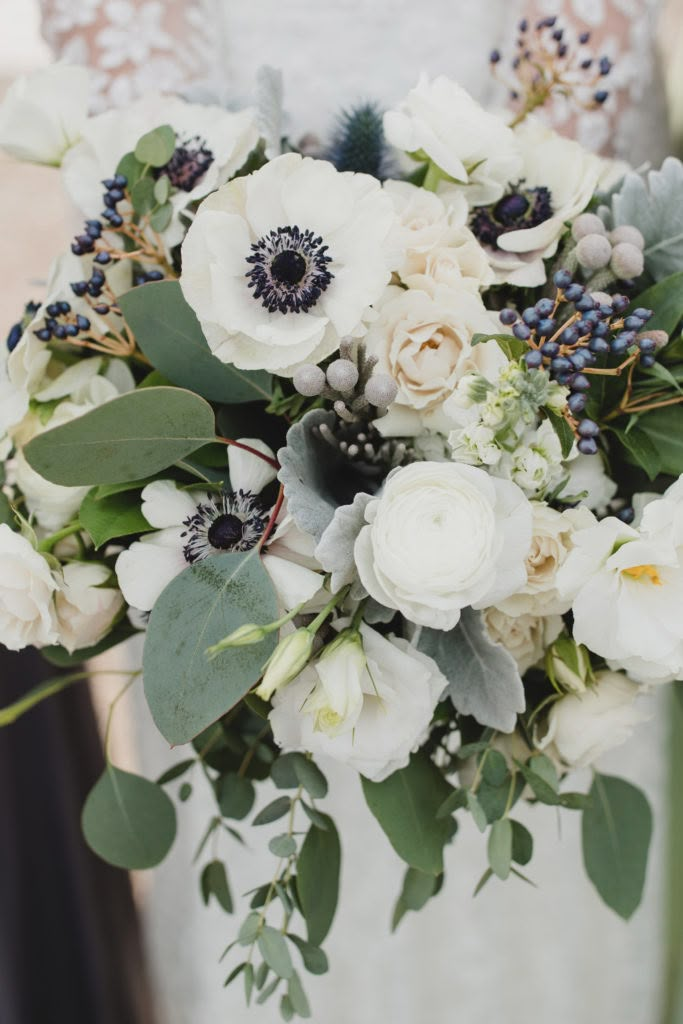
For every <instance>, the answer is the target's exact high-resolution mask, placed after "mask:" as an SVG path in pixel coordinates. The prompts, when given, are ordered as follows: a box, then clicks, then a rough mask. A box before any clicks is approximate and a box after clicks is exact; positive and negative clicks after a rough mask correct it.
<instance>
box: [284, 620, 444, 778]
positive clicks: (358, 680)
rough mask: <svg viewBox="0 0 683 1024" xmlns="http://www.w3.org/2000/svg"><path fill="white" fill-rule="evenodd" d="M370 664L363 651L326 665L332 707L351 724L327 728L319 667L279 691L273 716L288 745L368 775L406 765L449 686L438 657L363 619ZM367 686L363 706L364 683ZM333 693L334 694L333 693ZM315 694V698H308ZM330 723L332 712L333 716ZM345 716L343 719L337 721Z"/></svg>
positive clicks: (378, 775) (386, 773) (384, 773)
mask: <svg viewBox="0 0 683 1024" xmlns="http://www.w3.org/2000/svg"><path fill="white" fill-rule="evenodd" d="M361 636H362V640H363V652H364V657H365V660H366V665H365V666H364V667H363V666H362V665H361V662H360V660H358V659H356V662H355V665H354V666H352V665H351V663H350V661H348V660H345V662H344V664H342V663H341V661H338V660H337V661H336V663H335V664H328V666H327V667H326V669H325V672H326V685H327V693H328V694H329V695H330V696H328V697H327V698H325V699H326V701H327V707H328V708H330V707H331V706H332V701H333V700H334V702H335V706H336V707H338V708H339V709H340V711H339V712H338V714H339V716H340V719H341V718H342V717H345V719H346V722H347V724H349V723H350V722H351V721H353V727H352V728H346V729H344V728H342V729H340V730H339V731H336V730H335V729H332V730H329V729H328V730H325V729H321V728H320V727H318V728H316V724H317V725H318V726H320V725H321V724H322V722H321V717H320V711H319V707H318V698H317V697H316V696H314V695H315V694H316V691H318V692H319V689H320V688H322V687H323V685H324V684H323V681H322V678H321V676H320V669H319V667H318V668H306V669H305V670H304V671H303V672H302V673H301V675H300V676H299V678H298V679H295V680H294V682H292V683H290V684H289V685H288V686H285V687H284V688H283V689H281V690H279V691H278V692H277V693H276V694H275V696H274V697H273V710H272V711H271V714H270V723H271V725H272V728H273V736H274V738H275V742H276V743H277V744H278V745H279V746H280V747H282V748H283V749H284V750H306V751H310V752H311V753H312V754H316V755H317V754H323V755H327V756H328V757H332V758H334V760H336V761H341V762H342V763H343V764H348V765H350V766H351V767H352V768H354V769H355V770H356V771H358V772H360V773H361V775H364V776H365V777H366V778H368V779H371V780H372V781H374V782H381V781H382V780H383V779H386V778H387V777H388V776H389V775H391V774H392V772H395V771H396V770H397V769H399V768H404V767H405V766H406V765H407V763H408V760H409V758H410V754H411V753H412V751H413V750H414V749H415V748H416V747H417V745H418V744H419V743H420V741H421V739H422V736H423V735H424V732H425V730H426V729H427V728H428V726H429V724H430V722H431V719H432V715H433V713H434V708H435V707H436V705H437V703H438V701H439V698H440V697H441V694H442V693H443V691H444V689H445V688H446V686H447V680H446V679H445V677H444V676H443V675H442V674H441V672H440V671H439V668H438V666H437V665H436V662H434V661H433V660H432V659H431V658H429V657H427V656H426V655H424V654H421V653H420V652H419V651H416V650H414V649H413V648H412V647H411V646H410V644H409V643H408V642H407V641H405V640H400V639H397V638H394V637H392V638H386V637H383V636H381V635H380V634H379V633H377V632H375V630H373V629H370V628H369V627H368V626H365V625H363V626H361ZM358 684H359V685H360V690H361V691H362V706H360V707H358V702H357V687H358ZM333 693H334V696H332V694H333ZM309 702H310V703H309ZM327 721H328V723H331V721H332V717H331V716H328V718H327ZM337 724H339V723H337Z"/></svg>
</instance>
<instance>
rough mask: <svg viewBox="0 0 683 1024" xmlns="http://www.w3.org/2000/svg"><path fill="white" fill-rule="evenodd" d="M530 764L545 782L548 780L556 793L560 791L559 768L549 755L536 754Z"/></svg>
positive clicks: (533, 770)
mask: <svg viewBox="0 0 683 1024" xmlns="http://www.w3.org/2000/svg"><path fill="white" fill-rule="evenodd" d="M528 765H529V768H530V769H531V771H532V772H533V773H534V774H535V775H538V776H539V778H541V779H543V781H544V782H547V783H548V785H549V786H550V788H551V789H553V790H554V791H555V792H556V793H557V792H558V790H559V788H560V779H559V776H558V774H557V768H556V767H555V765H554V764H553V762H552V761H551V760H550V758H549V757H546V755H545V754H535V755H534V757H532V758H530V760H529V762H528Z"/></svg>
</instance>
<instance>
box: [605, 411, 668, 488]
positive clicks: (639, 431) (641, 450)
mask: <svg viewBox="0 0 683 1024" xmlns="http://www.w3.org/2000/svg"><path fill="white" fill-rule="evenodd" d="M643 422H644V421H639V423H640V424H641V425H639V426H634V427H631V429H630V430H627V429H622V428H620V427H611V428H610V429H611V431H612V433H613V434H614V436H615V437H616V439H617V440H618V442H619V444H620V445H621V448H622V449H623V453H624V456H625V458H626V461H627V462H630V463H631V464H635V465H636V466H640V468H641V469H643V470H645V472H646V473H647V475H648V477H649V478H650V480H654V479H655V478H656V477H657V476H658V475H659V473H660V472H661V468H662V463H661V458H660V452H659V449H658V448H657V446H656V445H655V443H654V441H653V440H652V438H651V437H650V436H649V434H648V432H647V430H646V429H644V427H643V425H642V424H643Z"/></svg>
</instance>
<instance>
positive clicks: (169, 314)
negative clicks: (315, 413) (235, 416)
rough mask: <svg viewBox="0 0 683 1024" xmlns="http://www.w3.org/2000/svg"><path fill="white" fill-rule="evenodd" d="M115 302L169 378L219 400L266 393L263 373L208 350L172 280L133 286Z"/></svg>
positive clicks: (236, 400) (267, 385)
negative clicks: (241, 365)
mask: <svg viewBox="0 0 683 1024" xmlns="http://www.w3.org/2000/svg"><path fill="white" fill-rule="evenodd" d="M118 302H119V306H120V307H121V310H122V312H123V315H124V317H125V318H126V323H127V324H128V326H129V327H130V328H131V330H132V331H133V333H134V334H135V338H136V341H137V343H138V345H139V346H140V348H141V349H142V351H143V352H144V353H145V355H146V356H147V358H148V359H149V360H150V361H151V362H152V364H153V365H154V366H155V367H156V368H157V370H159V371H160V372H161V373H163V374H164V375H165V376H166V377H168V379H169V380H170V381H172V382H173V383H174V384H177V385H179V386H180V387H187V388H190V389H191V390H192V391H195V392H196V393H197V394H199V395H203V396H204V398H208V399H210V400H211V401H213V402H222V403H225V404H234V403H242V402H254V401H268V400H269V399H270V397H271V378H270V375H269V374H267V373H265V372H264V371H261V370H258V371H248V370H238V369H237V367H235V366H232V365H231V364H230V363H223V362H221V361H220V359H217V358H216V356H215V355H214V354H213V353H212V351H211V349H210V348H209V346H208V344H207V342H206V339H205V337H204V334H203V332H202V329H201V327H200V326H199V321H198V320H197V317H196V316H195V314H194V311H193V310H192V308H191V307H190V306H189V305H188V304H187V302H186V301H185V298H184V296H183V293H182V291H181V289H180V285H179V283H178V282H177V281H158V282H154V283H152V284H146V285H144V286H143V287H139V288H133V289H132V290H131V291H129V292H126V293H125V295H121V296H120V297H119V300H118Z"/></svg>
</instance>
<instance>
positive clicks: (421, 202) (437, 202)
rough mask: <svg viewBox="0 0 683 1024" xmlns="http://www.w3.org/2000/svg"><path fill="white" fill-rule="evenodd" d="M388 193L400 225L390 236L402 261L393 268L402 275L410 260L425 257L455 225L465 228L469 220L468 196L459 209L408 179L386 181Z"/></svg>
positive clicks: (448, 234) (444, 239)
mask: <svg viewBox="0 0 683 1024" xmlns="http://www.w3.org/2000/svg"><path fill="white" fill-rule="evenodd" d="M384 192H385V194H386V195H388V196H389V198H390V199H391V201H392V203H393V204H394V210H395V211H396V224H395V226H394V229H393V230H392V232H391V236H390V239H391V243H392V246H393V248H394V249H395V250H396V253H397V257H398V259H399V262H397V263H396V265H395V266H394V267H393V268H392V269H394V270H395V271H396V273H398V274H399V275H400V276H401V277H402V276H403V270H404V269H405V266H406V261H407V260H408V259H410V258H411V257H419V256H424V255H425V254H426V253H429V252H431V251H432V250H433V249H435V248H436V247H437V246H439V245H444V244H445V243H446V240H447V239H448V238H449V236H450V235H451V234H452V232H453V228H454V226H455V227H456V228H459V227H462V226H463V225H464V224H465V222H466V220H467V203H466V202H465V201H464V199H463V200H462V204H461V207H460V210H459V211H457V210H455V209H454V208H449V207H448V206H446V204H445V203H444V201H443V200H442V199H440V198H439V197H438V196H437V195H436V193H434V192H430V191H429V190H427V189H424V188H418V186H417V185H411V183H410V182H408V181H391V180H390V181H385V182H384Z"/></svg>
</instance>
